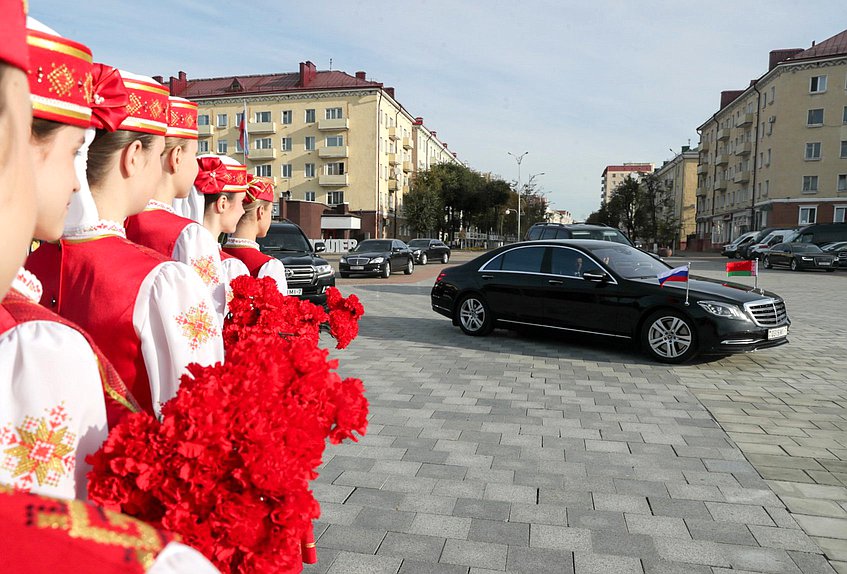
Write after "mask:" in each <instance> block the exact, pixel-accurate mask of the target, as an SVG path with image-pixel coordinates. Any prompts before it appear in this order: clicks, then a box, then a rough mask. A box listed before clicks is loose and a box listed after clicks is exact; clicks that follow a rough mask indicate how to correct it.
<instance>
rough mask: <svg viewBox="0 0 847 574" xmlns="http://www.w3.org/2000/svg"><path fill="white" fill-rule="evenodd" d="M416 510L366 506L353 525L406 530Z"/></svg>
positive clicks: (397, 530) (398, 530)
mask: <svg viewBox="0 0 847 574" xmlns="http://www.w3.org/2000/svg"><path fill="white" fill-rule="evenodd" d="M414 518H415V513H414V512H400V511H397V510H391V509H386V508H376V507H370V506H369V507H365V508H362V510H361V511H359V513H358V514H357V515H356V518H355V519H354V520H353V522H352V523H351V526H358V527H361V528H374V529H377V530H392V531H394V532H404V531H407V530H408V529H409V527H410V526H411V525H412V521H413V520H414Z"/></svg>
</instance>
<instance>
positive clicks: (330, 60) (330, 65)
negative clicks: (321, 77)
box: [329, 58, 332, 72]
mask: <svg viewBox="0 0 847 574" xmlns="http://www.w3.org/2000/svg"><path fill="white" fill-rule="evenodd" d="M329 71H330V72H331V71H332V58H330V59H329Z"/></svg>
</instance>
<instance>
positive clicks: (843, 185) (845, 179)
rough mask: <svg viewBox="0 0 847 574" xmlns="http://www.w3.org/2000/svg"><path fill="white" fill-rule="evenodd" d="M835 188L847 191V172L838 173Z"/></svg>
mask: <svg viewBox="0 0 847 574" xmlns="http://www.w3.org/2000/svg"><path fill="white" fill-rule="evenodd" d="M836 189H837V190H838V191H847V173H839V174H838V186H837V187H836Z"/></svg>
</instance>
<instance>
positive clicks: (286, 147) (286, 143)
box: [282, 138, 291, 151]
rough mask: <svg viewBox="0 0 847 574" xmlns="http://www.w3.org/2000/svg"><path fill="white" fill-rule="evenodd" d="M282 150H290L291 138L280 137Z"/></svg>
mask: <svg viewBox="0 0 847 574" xmlns="http://www.w3.org/2000/svg"><path fill="white" fill-rule="evenodd" d="M282 151H291V138H282Z"/></svg>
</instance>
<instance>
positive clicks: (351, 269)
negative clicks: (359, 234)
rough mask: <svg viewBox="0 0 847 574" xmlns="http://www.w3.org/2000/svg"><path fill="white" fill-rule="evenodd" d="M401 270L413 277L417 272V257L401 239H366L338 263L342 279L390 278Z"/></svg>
mask: <svg viewBox="0 0 847 574" xmlns="http://www.w3.org/2000/svg"><path fill="white" fill-rule="evenodd" d="M400 269H402V270H403V273H405V274H406V275H411V274H412V273H413V272H414V270H415V256H414V255H413V254H412V251H411V250H410V249H409V246H408V245H406V244H405V243H403V242H402V241H400V240H399V239H365V240H364V241H362V242H361V243H359V244H358V245H356V247H355V248H353V249H352V250H351V251H348V252H347V254H346V255H343V256H342V257H341V259H340V260H339V262H338V273H339V274H340V275H341V277H342V278H345V277H350V275H376V276H378V277H388V276H389V275H391V272H392V271H399V270H400Z"/></svg>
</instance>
